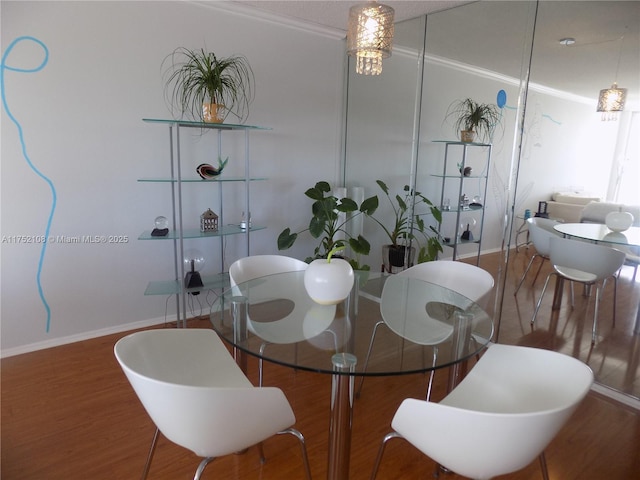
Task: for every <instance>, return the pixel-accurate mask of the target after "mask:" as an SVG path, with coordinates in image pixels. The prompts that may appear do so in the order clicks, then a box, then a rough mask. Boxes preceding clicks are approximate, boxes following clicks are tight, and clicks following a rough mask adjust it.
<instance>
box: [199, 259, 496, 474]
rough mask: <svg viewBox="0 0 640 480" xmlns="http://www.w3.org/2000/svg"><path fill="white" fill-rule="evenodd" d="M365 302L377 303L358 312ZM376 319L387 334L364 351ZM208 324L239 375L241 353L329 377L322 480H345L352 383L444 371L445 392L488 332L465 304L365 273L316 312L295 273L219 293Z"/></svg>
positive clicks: (435, 288)
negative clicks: (338, 298) (324, 478)
mask: <svg viewBox="0 0 640 480" xmlns="http://www.w3.org/2000/svg"><path fill="white" fill-rule="evenodd" d="M371 301H373V302H377V303H379V305H376V304H375V303H374V304H373V305H374V307H375V308H371V305H369V308H363V307H364V304H363V302H371ZM379 322H383V323H384V324H385V325H386V326H387V327H388V330H389V332H392V333H391V334H390V335H386V336H384V337H383V338H381V339H379V340H376V343H375V344H373V343H372V334H373V331H374V327H375V325H376V323H379ZM211 324H212V326H213V328H214V330H215V331H216V332H217V333H218V334H219V335H220V336H221V337H222V339H223V340H225V341H227V342H229V343H230V344H231V346H232V347H233V354H234V357H235V359H236V362H237V363H238V364H239V365H240V367H241V368H243V369H244V370H245V371H246V368H247V355H251V356H254V357H257V358H259V359H260V360H261V361H262V362H272V363H276V364H279V365H283V366H286V367H290V368H292V369H299V370H306V371H311V372H316V373H319V374H325V375H329V376H330V378H331V382H332V383H331V385H332V389H331V402H330V405H331V409H330V414H329V417H330V418H329V448H328V453H327V478H328V479H330V480H346V479H348V477H349V457H350V448H351V425H352V418H353V403H354V379H355V378H356V377H364V376H388V375H405V374H414V373H421V372H426V371H430V370H435V369H442V368H445V367H451V368H450V370H449V388H453V386H455V384H457V382H458V381H459V380H460V379H461V376H462V375H463V373H464V363H465V362H466V360H468V359H469V358H470V357H473V356H475V355H476V354H478V353H479V352H480V351H481V350H482V349H484V348H485V347H486V346H487V344H488V343H489V342H490V340H491V337H492V335H493V321H492V319H491V317H490V316H489V315H487V313H486V312H484V311H483V309H482V308H480V306H478V305H477V304H476V303H474V302H473V301H471V300H469V299H468V298H466V297H464V296H462V295H460V294H458V293H456V292H454V291H452V290H449V289H446V288H444V287H441V286H439V285H436V284H433V283H429V282H425V281H422V280H417V279H412V278H409V277H408V276H404V275H384V274H371V273H369V272H356V281H355V282H354V287H353V288H352V290H351V293H350V294H349V296H348V297H347V298H346V299H345V300H344V301H343V302H341V303H339V304H337V305H320V304H318V303H315V302H314V301H313V300H312V299H311V298H310V297H309V296H308V294H307V292H306V290H305V287H304V271H301V272H288V273H280V274H275V275H268V276H264V277H260V278H257V279H254V280H251V281H249V282H246V283H242V284H239V285H237V286H233V287H232V288H230V289H229V290H227V291H226V292H224V293H223V294H222V295H221V296H220V297H219V298H218V299H217V300H216V302H215V304H214V305H213V307H212V313H211ZM424 349H431V350H430V351H431V352H433V351H434V349H437V355H425V353H424ZM365 358H366V362H365V361H364V360H365Z"/></svg>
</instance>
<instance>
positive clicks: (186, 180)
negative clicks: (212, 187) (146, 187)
mask: <svg viewBox="0 0 640 480" xmlns="http://www.w3.org/2000/svg"><path fill="white" fill-rule="evenodd" d="M246 180H247V179H246V178H244V177H223V178H217V177H216V178H183V179H182V180H180V181H181V182H182V183H225V182H244V181H246ZM260 180H267V178H266V177H251V178H249V181H251V182H255V181H260ZM177 181H178V180H177V179H176V178H139V179H138V182H145V183H176V182H177Z"/></svg>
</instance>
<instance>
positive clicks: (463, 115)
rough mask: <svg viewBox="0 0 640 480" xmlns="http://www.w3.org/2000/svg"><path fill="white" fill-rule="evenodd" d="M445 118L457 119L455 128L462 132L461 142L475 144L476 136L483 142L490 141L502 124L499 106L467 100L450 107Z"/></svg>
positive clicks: (454, 103)
mask: <svg viewBox="0 0 640 480" xmlns="http://www.w3.org/2000/svg"><path fill="white" fill-rule="evenodd" d="M445 118H446V119H448V118H453V119H455V120H454V128H455V130H456V131H459V132H460V140H461V141H463V142H473V141H474V139H475V137H476V135H477V137H478V138H479V139H480V140H481V141H490V140H491V137H492V134H493V130H494V129H495V127H496V125H498V124H499V123H500V110H499V109H498V106H497V105H490V104H487V103H478V102H476V101H474V100H472V99H471V98H465V99H463V100H457V101H455V102H453V103H452V104H451V105H449V108H448V110H447V115H446V117H445Z"/></svg>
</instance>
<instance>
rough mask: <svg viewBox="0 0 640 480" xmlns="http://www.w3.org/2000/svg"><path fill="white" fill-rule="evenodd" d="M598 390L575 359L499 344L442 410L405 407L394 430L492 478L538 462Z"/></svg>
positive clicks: (447, 462) (442, 459) (445, 461)
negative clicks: (591, 392)
mask: <svg viewBox="0 0 640 480" xmlns="http://www.w3.org/2000/svg"><path fill="white" fill-rule="evenodd" d="M592 383H593V372H592V371H591V369H590V368H589V367H588V366H586V365H585V364H584V363H582V362H580V361H579V360H576V359H574V358H572V357H569V356H567V355H563V354H560V353H556V352H552V351H549V350H542V349H533V348H528V347H519V346H507V345H493V346H491V347H489V350H488V351H487V352H486V353H485V354H484V355H483V357H482V358H481V359H480V361H479V362H478V363H477V364H476V366H475V367H474V368H473V369H472V370H471V371H470V372H469V374H468V375H467V376H466V377H465V379H464V380H463V381H462V382H461V383H460V384H459V385H458V386H457V387H456V388H455V389H454V390H453V391H452V392H451V393H450V394H449V395H448V396H447V397H445V399H443V400H442V402H440V403H439V404H438V403H432V402H426V401H422V400H417V399H407V400H405V401H404V402H403V403H402V405H401V406H400V408H399V409H398V412H397V413H396V416H395V417H394V419H393V422H392V427H393V428H394V429H395V430H396V431H398V432H399V433H400V434H402V435H403V436H404V437H405V438H406V439H407V440H408V441H409V442H411V443H412V444H413V445H415V446H416V447H417V448H418V449H420V450H421V451H422V452H423V453H425V454H426V455H428V456H429V457H430V458H432V459H433V460H435V461H436V462H438V463H440V464H442V465H443V466H445V467H446V468H448V469H450V470H452V471H453V472H455V473H458V474H460V475H463V476H466V477H470V478H475V479H488V478H492V477H494V476H498V475H503V474H506V473H510V472H513V471H516V470H519V469H521V468H524V467H525V466H526V465H528V464H529V463H531V462H532V461H533V460H534V459H535V458H536V457H538V456H539V455H540V454H541V453H542V451H543V450H544V448H545V447H546V446H547V445H548V444H549V442H551V440H552V439H553V438H554V436H555V435H556V434H557V432H558V431H559V430H560V428H562V426H563V425H564V424H565V422H566V421H567V420H568V419H569V417H570V416H571V414H572V413H573V412H574V411H575V409H576V408H577V406H578V405H579V403H580V401H581V400H582V399H583V398H584V396H585V395H586V394H587V393H588V391H589V389H590V387H591V384H592Z"/></svg>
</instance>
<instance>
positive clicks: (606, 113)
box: [596, 28, 627, 121]
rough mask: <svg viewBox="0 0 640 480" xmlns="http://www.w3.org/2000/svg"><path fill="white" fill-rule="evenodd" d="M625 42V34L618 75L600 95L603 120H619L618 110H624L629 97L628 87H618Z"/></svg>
mask: <svg viewBox="0 0 640 480" xmlns="http://www.w3.org/2000/svg"><path fill="white" fill-rule="evenodd" d="M625 30H626V28H625ZM623 44H624V35H622V37H621V38H620V51H619V52H618V63H617V65H616V75H615V77H614V82H613V85H611V88H605V89H603V90H600V95H599V96H598V107H597V109H596V111H598V112H601V113H602V120H603V121H608V120H617V118H618V112H621V111H622V110H624V103H625V101H626V99H627V89H626V88H618V83H617V80H618V69H619V68H620V59H621V58H622V46H623Z"/></svg>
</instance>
